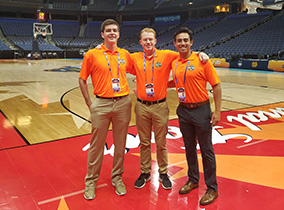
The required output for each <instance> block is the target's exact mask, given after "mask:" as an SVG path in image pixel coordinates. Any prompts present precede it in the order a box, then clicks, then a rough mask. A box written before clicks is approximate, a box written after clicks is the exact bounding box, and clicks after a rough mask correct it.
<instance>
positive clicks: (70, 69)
mask: <svg viewBox="0 0 284 210" xmlns="http://www.w3.org/2000/svg"><path fill="white" fill-rule="evenodd" d="M44 71H56V72H80V71H81V68H80V67H77V66H63V67H61V68H55V69H45V70H44Z"/></svg>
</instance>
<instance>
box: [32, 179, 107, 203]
mask: <svg viewBox="0 0 284 210" xmlns="http://www.w3.org/2000/svg"><path fill="white" fill-rule="evenodd" d="M105 186H107V184H106V183H105V184H101V185H98V186H97V187H96V188H101V187H105ZM81 193H82V194H83V193H84V190H80V191H77V192H72V193H68V194H65V195H61V196H58V197H55V198H50V199H47V200H44V201H40V202H38V203H37V204H38V205H42V204H46V203H50V202H53V201H57V200H60V199H61V198H62V196H63V197H64V198H68V197H71V196H74V195H78V194H81Z"/></svg>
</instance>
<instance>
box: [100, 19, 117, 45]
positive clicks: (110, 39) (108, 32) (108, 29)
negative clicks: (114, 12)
mask: <svg viewBox="0 0 284 210" xmlns="http://www.w3.org/2000/svg"><path fill="white" fill-rule="evenodd" d="M101 36H102V38H103V39H104V40H105V42H106V43H108V44H116V43H117V40H118V38H119V31H118V27H117V25H115V24H111V25H107V26H105V30H104V31H103V32H102V33H101Z"/></svg>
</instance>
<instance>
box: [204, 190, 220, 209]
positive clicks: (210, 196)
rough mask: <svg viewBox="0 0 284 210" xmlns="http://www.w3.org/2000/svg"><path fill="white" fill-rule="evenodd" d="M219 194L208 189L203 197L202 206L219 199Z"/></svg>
mask: <svg viewBox="0 0 284 210" xmlns="http://www.w3.org/2000/svg"><path fill="white" fill-rule="evenodd" d="M218 195H219V194H218V192H216V191H214V190H213V189H207V191H206V193H205V194H204V195H203V197H202V198H201V199H200V202H199V203H200V205H203V206H205V205H208V204H211V203H213V202H214V201H215V199H216V198H218Z"/></svg>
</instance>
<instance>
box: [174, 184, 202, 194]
mask: <svg viewBox="0 0 284 210" xmlns="http://www.w3.org/2000/svg"><path fill="white" fill-rule="evenodd" d="M198 187H199V185H198V184H197V183H193V182H191V181H187V182H186V184H185V185H183V186H182V187H181V188H180V190H179V194H182V195H184V194H187V193H190V192H191V190H193V189H195V188H198Z"/></svg>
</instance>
